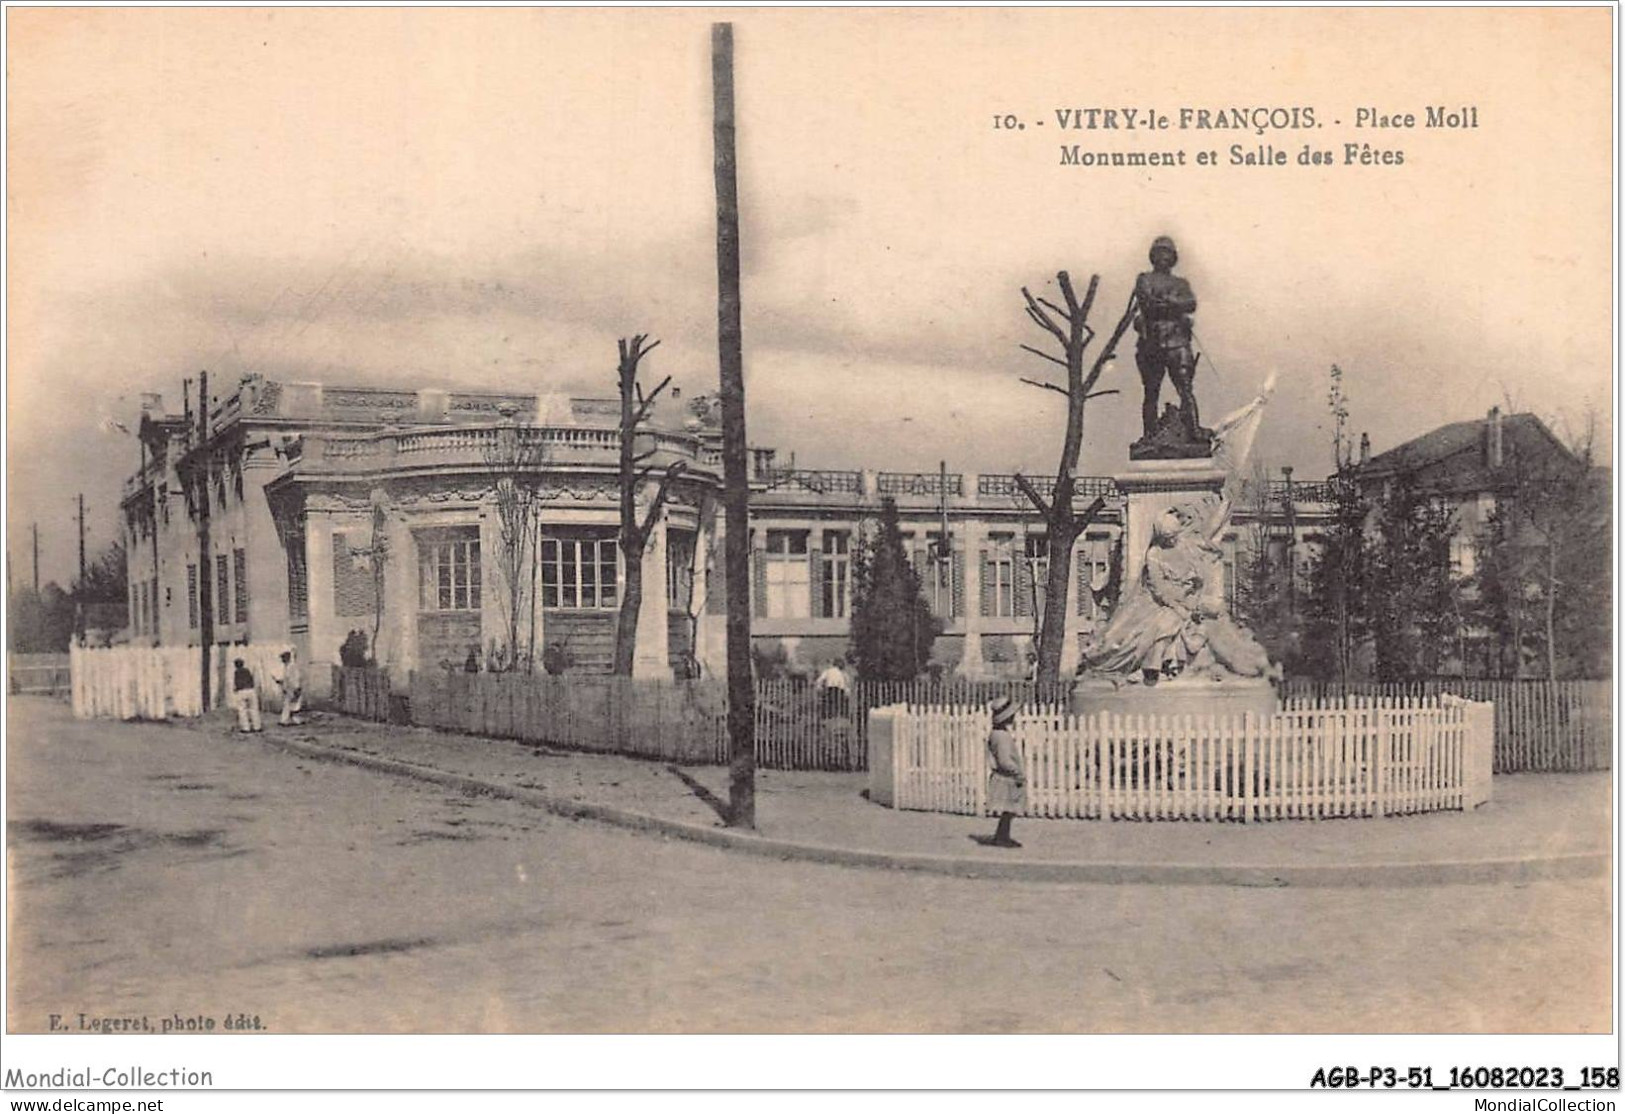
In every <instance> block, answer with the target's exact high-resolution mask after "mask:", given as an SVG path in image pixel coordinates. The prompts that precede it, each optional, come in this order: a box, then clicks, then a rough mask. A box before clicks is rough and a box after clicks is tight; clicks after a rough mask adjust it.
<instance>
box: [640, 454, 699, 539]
mask: <svg viewBox="0 0 1625 1114" xmlns="http://www.w3.org/2000/svg"><path fill="white" fill-rule="evenodd" d="M687 467H688V465H687V464H685V463H683V462H682V461H681V460H674V461H672V462H671V463H670V464H668V465H667V466H666V472H665V475H663V476H661V477H660V486H659V487H657V488H655V494H654V498H653V499H651V500H649V511H648V513H647V514H645V515H644V516H643V525H642V526H640V527H638V533H639V535H641V536H642V538H643V540H644V541H645V542H647V541H648V540H649V532H650V531H651V530H653V529H654V526H655V520H656V519H657V518H659V517H660V512H661V510H662V509H663V508H664V507H665V505H666V497H667V496H668V495H669V494H670V493H671V485H672V484H673V483H674V482H675V481H676V480H677V477H678V476H681V475H682V474H683V471H684V469H686V468H687Z"/></svg>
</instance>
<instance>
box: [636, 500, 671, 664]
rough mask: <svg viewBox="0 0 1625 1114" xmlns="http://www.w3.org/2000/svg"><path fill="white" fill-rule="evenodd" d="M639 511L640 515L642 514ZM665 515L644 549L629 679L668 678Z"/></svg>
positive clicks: (651, 532) (650, 533) (669, 659)
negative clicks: (640, 602)
mask: <svg viewBox="0 0 1625 1114" xmlns="http://www.w3.org/2000/svg"><path fill="white" fill-rule="evenodd" d="M643 509H644V508H642V507H639V508H638V511H639V513H640V514H641V513H642V512H643ZM666 552H667V546H666V516H665V514H664V513H662V514H661V516H660V520H659V521H658V522H656V523H655V526H654V529H653V530H651V531H650V532H649V544H648V545H646V546H645V547H644V549H643V602H642V605H641V606H640V607H639V608H638V644H637V649H636V652H635V653H634V655H633V658H632V676H634V677H648V678H654V679H660V680H670V679H671V658H670V655H669V654H668V653H667V645H666V637H667V629H666Z"/></svg>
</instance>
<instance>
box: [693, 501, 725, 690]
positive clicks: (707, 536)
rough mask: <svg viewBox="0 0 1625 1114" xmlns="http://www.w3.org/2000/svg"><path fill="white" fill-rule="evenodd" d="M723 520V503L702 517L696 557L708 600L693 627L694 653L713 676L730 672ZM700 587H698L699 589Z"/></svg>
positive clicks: (701, 665)
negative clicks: (705, 517) (704, 517)
mask: <svg viewBox="0 0 1625 1114" xmlns="http://www.w3.org/2000/svg"><path fill="white" fill-rule="evenodd" d="M726 532H727V528H726V526H725V525H724V524H723V517H722V513H721V508H720V506H716V507H713V508H712V509H711V513H710V516H709V521H707V520H705V519H702V520H701V523H700V535H699V539H698V542H697V544H698V545H699V547H700V549H699V552H698V553H697V555H696V557H695V560H694V578H695V580H696V582H697V581H699V580H700V578H702V577H704V578H705V583H704V585H703V587H704V589H705V601H704V603H703V605H702V606H701V608H700V612H699V616H698V618H699V622H698V623H697V624H696V627H695V631H694V656H695V657H696V658H698V659H699V662H700V667H701V669H702V670H703V671H704V675H705V676H706V677H708V678H712V679H721V678H725V677H727V676H728V615H727V600H728V584H727V578H726V576H725V575H724V571H723V563H722V559H723V551H724V546H723V536H724V534H726ZM696 591H698V589H696Z"/></svg>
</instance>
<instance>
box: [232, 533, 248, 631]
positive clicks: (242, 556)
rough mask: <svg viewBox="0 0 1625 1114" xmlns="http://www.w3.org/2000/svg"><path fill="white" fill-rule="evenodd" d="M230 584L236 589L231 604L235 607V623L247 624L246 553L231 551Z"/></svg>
mask: <svg viewBox="0 0 1625 1114" xmlns="http://www.w3.org/2000/svg"><path fill="white" fill-rule="evenodd" d="M231 584H232V587H233V588H234V589H236V592H235V596H234V598H233V603H234V604H235V605H236V612H237V621H238V622H239V623H246V622H248V551H247V550H246V549H234V550H232V551H231Z"/></svg>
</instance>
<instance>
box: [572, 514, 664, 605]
mask: <svg viewBox="0 0 1625 1114" xmlns="http://www.w3.org/2000/svg"><path fill="white" fill-rule="evenodd" d="M670 588H671V585H670V584H668V585H667V590H668V591H670ZM620 598H621V597H620V546H619V545H618V544H617V543H616V541H615V534H614V532H613V531H592V532H586V531H582V532H579V533H568V534H555V535H550V536H548V537H545V538H543V539H542V606H543V607H547V608H556V609H562V610H567V611H593V610H602V609H609V608H614V607H618V606H619V605H620Z"/></svg>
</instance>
